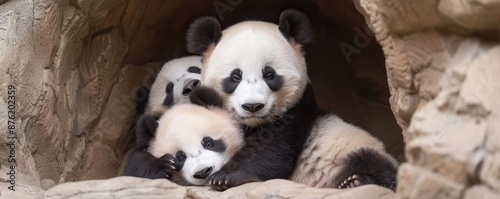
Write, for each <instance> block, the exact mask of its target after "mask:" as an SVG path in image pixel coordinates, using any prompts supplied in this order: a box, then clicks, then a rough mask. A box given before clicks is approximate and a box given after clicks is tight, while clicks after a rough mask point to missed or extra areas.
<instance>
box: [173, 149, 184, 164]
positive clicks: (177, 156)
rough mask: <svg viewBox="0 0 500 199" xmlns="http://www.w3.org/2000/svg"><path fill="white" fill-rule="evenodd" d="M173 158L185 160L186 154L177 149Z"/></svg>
mask: <svg viewBox="0 0 500 199" xmlns="http://www.w3.org/2000/svg"><path fill="white" fill-rule="evenodd" d="M175 159H177V160H178V161H180V162H184V161H186V154H185V153H184V152H183V151H177V154H175Z"/></svg>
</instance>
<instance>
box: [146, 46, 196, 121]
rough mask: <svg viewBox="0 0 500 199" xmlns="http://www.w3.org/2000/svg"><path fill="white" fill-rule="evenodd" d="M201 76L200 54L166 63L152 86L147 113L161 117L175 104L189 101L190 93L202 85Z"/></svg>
mask: <svg viewBox="0 0 500 199" xmlns="http://www.w3.org/2000/svg"><path fill="white" fill-rule="evenodd" d="M200 78H201V57H200V56H187V57H182V58H177V59H173V60H171V61H169V62H167V63H165V64H164V65H163V67H162V68H161V70H160V72H159V73H158V76H157V77H156V80H155V82H154V83H153V85H152V86H151V91H150V92H149V99H148V103H147V105H146V110H145V112H146V114H149V115H153V116H156V117H159V116H161V115H162V114H163V113H164V112H165V111H166V110H167V109H168V108H170V107H171V106H172V105H174V104H184V103H189V94H190V93H191V91H192V90H193V89H194V88H195V87H197V86H199V85H200Z"/></svg>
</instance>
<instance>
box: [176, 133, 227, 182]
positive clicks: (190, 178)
mask: <svg viewBox="0 0 500 199" xmlns="http://www.w3.org/2000/svg"><path fill="white" fill-rule="evenodd" d="M191 142H192V144H191V145H189V146H187V145H186V146H183V147H180V148H179V151H177V152H176V155H175V159H176V162H179V163H177V165H182V168H181V169H180V173H181V175H182V178H183V179H184V180H185V181H186V182H187V183H188V184H192V185H204V184H206V178H207V177H208V176H209V175H210V174H212V173H214V172H216V171H219V170H220V169H221V168H222V166H224V164H225V163H227V162H228V161H229V158H228V157H227V155H226V144H225V142H224V141H223V140H222V139H217V140H215V139H213V138H211V137H208V136H207V137H203V138H201V141H200V139H199V137H198V139H197V140H192V141H191Z"/></svg>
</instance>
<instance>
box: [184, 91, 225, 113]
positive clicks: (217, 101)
mask: <svg viewBox="0 0 500 199" xmlns="http://www.w3.org/2000/svg"><path fill="white" fill-rule="evenodd" d="M189 99H190V100H191V103H192V104H196V105H199V106H203V107H208V106H215V107H219V108H221V107H222V104H223V100H222V97H221V96H220V95H219V94H218V93H217V92H216V91H215V90H214V89H211V88H208V87H206V86H199V87H196V88H194V89H193V91H191V94H189Z"/></svg>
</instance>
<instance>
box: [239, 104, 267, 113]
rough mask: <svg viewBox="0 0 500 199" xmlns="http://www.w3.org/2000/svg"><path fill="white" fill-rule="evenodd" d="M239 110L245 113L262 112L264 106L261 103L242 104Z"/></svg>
mask: <svg viewBox="0 0 500 199" xmlns="http://www.w3.org/2000/svg"><path fill="white" fill-rule="evenodd" d="M241 108H243V109H244V110H245V111H248V112H251V113H255V112H257V111H260V110H262V109H263V108H264V104H261V103H254V104H250V103H249V104H243V105H241Z"/></svg>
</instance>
